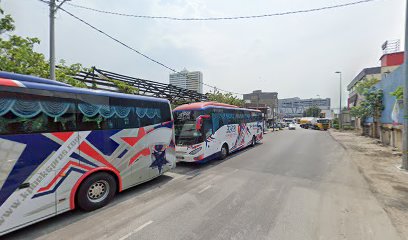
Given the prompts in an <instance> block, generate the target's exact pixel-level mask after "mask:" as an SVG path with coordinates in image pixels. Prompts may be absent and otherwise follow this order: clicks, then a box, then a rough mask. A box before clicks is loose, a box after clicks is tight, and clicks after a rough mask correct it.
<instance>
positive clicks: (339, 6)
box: [67, 0, 376, 21]
mask: <svg viewBox="0 0 408 240" xmlns="http://www.w3.org/2000/svg"><path fill="white" fill-rule="evenodd" d="M373 1H376V0H360V1H355V2H350V3H343V4H337V5H331V6H325V7H319V8H309V9H303V10H295V11H287V12H279V13H267V14H260V15H248V16H235V17H204V18H178V17H170V16H149V15H136V14H126V13H119V12H112V11H105V10H100V9H95V8H90V7H85V6H81V5H77V4H73V3H67V5H70V6H73V7H77V8H82V9H86V10H90V11H94V12H98V13H105V14H110V15H117V16H122V17H133V18H144V19H165V20H173V21H220V20H240V19H253V18H266V17H276V16H284V15H292V14H299V13H309V12H317V11H323V10H329V9H334V8H342V7H348V6H353V5H358V4H362V3H368V2H373Z"/></svg>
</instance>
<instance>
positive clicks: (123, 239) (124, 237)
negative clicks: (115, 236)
mask: <svg viewBox="0 0 408 240" xmlns="http://www.w3.org/2000/svg"><path fill="white" fill-rule="evenodd" d="M152 223H153V221H152V220H150V221H148V222H147V223H145V224H143V225H142V226H140V227H138V228H136V229H135V230H134V231H132V232H130V233H128V234H126V235H125V236H123V237H121V238H119V240H125V239H127V238H129V237H130V236H132V234H135V233H137V232H139V231H140V230H142V229H143V228H145V227H147V226H148V225H150V224H152Z"/></svg>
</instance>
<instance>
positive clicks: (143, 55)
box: [39, 0, 243, 95]
mask: <svg viewBox="0 0 408 240" xmlns="http://www.w3.org/2000/svg"><path fill="white" fill-rule="evenodd" d="M39 1H40V2H44V3H47V4H49V2H48V1H45V0H39ZM59 9H60V10H61V11H63V12H65V13H66V14H68V15H70V16H71V17H73V18H75V19H77V20H78V21H80V22H82V23H83V24H85V25H87V26H88V27H90V28H92V29H94V30H95V31H98V32H99V33H101V34H103V35H105V36H106V37H108V38H110V39H112V40H113V41H115V42H117V43H119V44H120V45H122V46H124V47H126V48H128V49H130V50H131V51H133V52H135V53H137V54H139V55H141V56H142V57H144V58H146V59H148V60H150V61H152V62H154V63H156V64H158V65H160V66H162V67H164V68H167V69H169V70H170V71H172V72H175V73H180V71H176V70H175V69H174V68H172V67H169V66H167V65H166V64H164V63H161V62H159V61H158V60H155V59H153V58H151V57H149V56H147V55H146V54H144V53H142V52H140V51H138V50H136V49H135V48H133V47H131V46H129V45H128V44H126V43H124V42H122V41H120V40H119V39H117V38H115V37H113V36H111V35H109V34H107V33H106V32H104V31H102V30H100V29H99V28H97V27H95V26H93V25H91V24H90V23H88V22H86V21H85V20H83V19H81V18H79V17H77V16H75V15H74V14H72V13H70V12H68V11H67V10H65V9H63V8H62V7H60V8H59ZM203 85H206V86H208V87H211V88H214V86H211V85H208V84H205V83H203ZM217 89H218V90H220V91H223V92H227V93H232V94H238V95H243V94H242V93H236V92H231V91H227V90H223V89H220V88H217Z"/></svg>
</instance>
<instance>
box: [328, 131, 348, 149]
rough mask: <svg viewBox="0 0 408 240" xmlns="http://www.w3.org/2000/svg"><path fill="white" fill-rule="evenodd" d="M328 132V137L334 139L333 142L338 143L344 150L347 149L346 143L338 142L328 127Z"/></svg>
mask: <svg viewBox="0 0 408 240" xmlns="http://www.w3.org/2000/svg"><path fill="white" fill-rule="evenodd" d="M328 132H329V135H330V137H331V138H333V140H334V141H335V142H337V143H338V144H340V146H341V147H342V148H343V149H344V150H347V149H348V148H347V147H346V145H344V143H342V142H340V141H339V140H337V139H336V138H335V137H334V136H333V134H332V131H331V130H330V129H329V130H328Z"/></svg>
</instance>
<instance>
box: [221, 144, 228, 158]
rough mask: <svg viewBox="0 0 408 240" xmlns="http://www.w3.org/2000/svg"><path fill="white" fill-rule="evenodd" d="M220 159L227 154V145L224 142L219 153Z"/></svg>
mask: <svg viewBox="0 0 408 240" xmlns="http://www.w3.org/2000/svg"><path fill="white" fill-rule="evenodd" d="M220 155H221V156H220V159H221V160H223V159H225V158H226V157H227V156H228V146H227V144H225V143H224V145H222V147H221V154H220Z"/></svg>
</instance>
